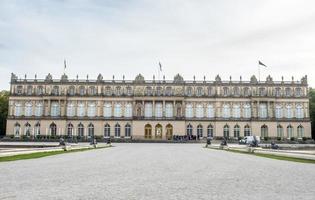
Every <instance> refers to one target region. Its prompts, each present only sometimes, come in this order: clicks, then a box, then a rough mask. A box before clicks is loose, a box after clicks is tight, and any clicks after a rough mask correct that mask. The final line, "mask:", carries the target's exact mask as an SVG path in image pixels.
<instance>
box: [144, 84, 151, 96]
mask: <svg viewBox="0 0 315 200" xmlns="http://www.w3.org/2000/svg"><path fill="white" fill-rule="evenodd" d="M144 93H145V95H146V96H151V95H152V87H149V86H148V87H146V88H145V91H144Z"/></svg>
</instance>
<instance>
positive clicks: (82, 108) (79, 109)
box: [77, 102, 85, 117]
mask: <svg viewBox="0 0 315 200" xmlns="http://www.w3.org/2000/svg"><path fill="white" fill-rule="evenodd" d="M77 116H78V117H84V116H85V104H84V103H83V102H79V103H78V107H77Z"/></svg>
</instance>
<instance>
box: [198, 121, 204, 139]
mask: <svg viewBox="0 0 315 200" xmlns="http://www.w3.org/2000/svg"><path fill="white" fill-rule="evenodd" d="M202 129H203V127H202V125H201V124H199V125H198V126H197V137H198V138H202V134H203V131H202Z"/></svg>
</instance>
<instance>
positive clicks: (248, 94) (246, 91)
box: [244, 87, 250, 97]
mask: <svg viewBox="0 0 315 200" xmlns="http://www.w3.org/2000/svg"><path fill="white" fill-rule="evenodd" d="M244 96H245V97H248V96H250V90H249V88H248V87H245V88H244Z"/></svg>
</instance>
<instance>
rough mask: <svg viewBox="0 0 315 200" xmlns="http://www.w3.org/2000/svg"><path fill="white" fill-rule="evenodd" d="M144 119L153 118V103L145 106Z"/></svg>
mask: <svg viewBox="0 0 315 200" xmlns="http://www.w3.org/2000/svg"><path fill="white" fill-rule="evenodd" d="M144 117H152V103H145V104H144Z"/></svg>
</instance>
